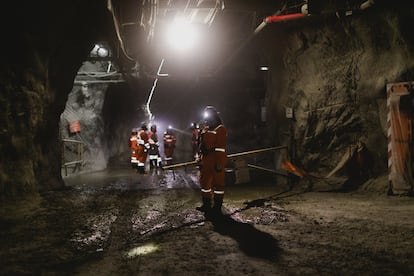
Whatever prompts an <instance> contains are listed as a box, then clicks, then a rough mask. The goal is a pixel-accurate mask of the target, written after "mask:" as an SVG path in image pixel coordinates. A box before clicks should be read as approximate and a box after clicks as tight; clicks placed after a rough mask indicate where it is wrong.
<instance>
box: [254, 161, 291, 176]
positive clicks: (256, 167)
mask: <svg viewBox="0 0 414 276" xmlns="http://www.w3.org/2000/svg"><path fill="white" fill-rule="evenodd" d="M247 167H249V168H253V169H257V170H262V171H266V172H271V173H274V174H278V175H282V176H287V174H283V173H280V172H278V171H275V170H271V169H268V168H263V167H259V166H256V165H252V164H247Z"/></svg>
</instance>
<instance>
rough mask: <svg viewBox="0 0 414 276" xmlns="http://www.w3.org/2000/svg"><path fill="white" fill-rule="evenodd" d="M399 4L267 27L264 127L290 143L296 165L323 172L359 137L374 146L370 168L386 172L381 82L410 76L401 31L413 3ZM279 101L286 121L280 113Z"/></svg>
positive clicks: (409, 43) (411, 65)
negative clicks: (289, 111) (399, 6)
mask: <svg viewBox="0 0 414 276" xmlns="http://www.w3.org/2000/svg"><path fill="white" fill-rule="evenodd" d="M411 6H412V5H411ZM403 9H404V8H402V9H400V10H394V9H388V10H381V9H374V8H373V9H372V10H370V11H366V12H362V13H360V14H358V15H355V16H352V17H346V18H341V19H338V18H337V17H335V16H333V17H326V18H320V19H316V20H308V21H307V20H306V19H305V20H303V21H302V22H303V24H300V25H299V24H297V23H295V24H287V25H286V26H272V30H269V31H268V33H267V34H266V35H267V37H268V38H269V35H271V38H270V40H271V41H272V43H269V41H267V45H269V44H270V45H272V46H274V47H269V48H267V53H268V54H269V55H268V57H267V58H268V60H270V61H271V63H272V64H273V69H274V70H272V71H271V72H270V75H269V82H268V87H269V89H268V95H267V97H268V106H269V110H270V112H269V128H270V129H271V132H272V133H273V135H274V137H275V140H276V141H277V144H286V145H289V146H291V148H292V151H293V152H292V155H293V159H294V161H295V162H296V163H298V164H300V165H301V166H304V167H305V168H306V169H308V170H311V171H315V170H320V171H324V170H325V171H326V170H330V169H332V168H333V167H334V166H335V165H336V164H337V162H338V161H339V159H340V158H341V157H342V155H343V154H344V153H345V152H346V150H347V149H348V148H349V146H350V145H351V144H354V143H356V142H357V141H358V140H362V141H363V142H365V144H366V145H367V147H368V149H370V150H371V151H372V152H374V157H375V160H376V161H375V167H376V171H377V172H378V173H381V172H383V173H384V172H386V164H387V138H386V113H387V109H386V84H387V83H391V82H399V81H411V80H412V78H413V77H414V74H413V73H414V71H413V70H414V58H413V51H412V49H413V46H414V44H413V40H412V37H411V36H410V35H409V33H407V32H406V30H408V29H409V22H412V19H413V17H412V12H413V8H412V7H411V8H409V9H405V10H403ZM276 38H278V39H277V40H276ZM410 77H411V78H410ZM286 107H291V108H293V111H294V118H293V119H286V116H285V108H286Z"/></svg>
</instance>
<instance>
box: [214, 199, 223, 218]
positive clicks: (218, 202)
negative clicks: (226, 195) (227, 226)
mask: <svg viewBox="0 0 414 276" xmlns="http://www.w3.org/2000/svg"><path fill="white" fill-rule="evenodd" d="M222 205H223V199H222V198H215V199H214V206H213V209H212V213H213V215H215V216H222V215H223V213H222V211H221V206H222Z"/></svg>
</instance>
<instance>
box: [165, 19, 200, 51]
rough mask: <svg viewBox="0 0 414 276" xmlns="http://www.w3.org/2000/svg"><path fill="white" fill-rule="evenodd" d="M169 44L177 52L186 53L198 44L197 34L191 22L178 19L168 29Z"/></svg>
mask: <svg viewBox="0 0 414 276" xmlns="http://www.w3.org/2000/svg"><path fill="white" fill-rule="evenodd" d="M167 39H168V42H169V44H170V45H171V47H173V48H174V49H176V50H181V51H185V50H188V49H190V48H192V47H194V45H195V44H196V41H197V34H196V32H195V29H194V28H193V26H192V25H191V23H190V22H188V21H187V20H184V19H176V20H174V22H173V23H172V24H171V25H170V27H169V29H168V36H167Z"/></svg>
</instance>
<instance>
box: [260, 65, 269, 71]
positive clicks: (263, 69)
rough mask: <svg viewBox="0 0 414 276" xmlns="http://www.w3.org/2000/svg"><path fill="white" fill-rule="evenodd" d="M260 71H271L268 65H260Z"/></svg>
mask: <svg viewBox="0 0 414 276" xmlns="http://www.w3.org/2000/svg"><path fill="white" fill-rule="evenodd" d="M260 71H269V67H268V66H260Z"/></svg>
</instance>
